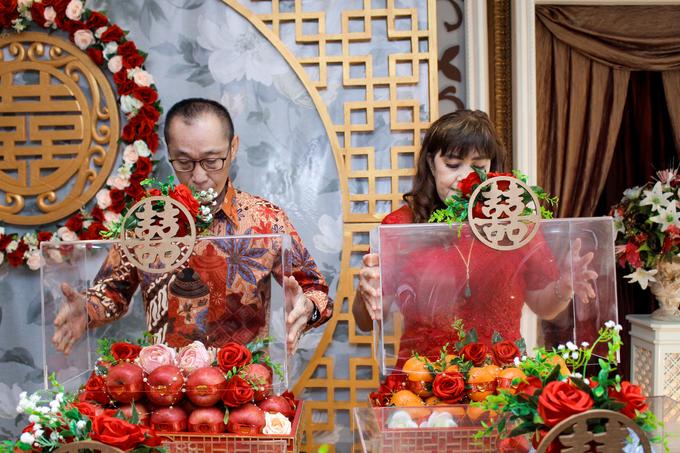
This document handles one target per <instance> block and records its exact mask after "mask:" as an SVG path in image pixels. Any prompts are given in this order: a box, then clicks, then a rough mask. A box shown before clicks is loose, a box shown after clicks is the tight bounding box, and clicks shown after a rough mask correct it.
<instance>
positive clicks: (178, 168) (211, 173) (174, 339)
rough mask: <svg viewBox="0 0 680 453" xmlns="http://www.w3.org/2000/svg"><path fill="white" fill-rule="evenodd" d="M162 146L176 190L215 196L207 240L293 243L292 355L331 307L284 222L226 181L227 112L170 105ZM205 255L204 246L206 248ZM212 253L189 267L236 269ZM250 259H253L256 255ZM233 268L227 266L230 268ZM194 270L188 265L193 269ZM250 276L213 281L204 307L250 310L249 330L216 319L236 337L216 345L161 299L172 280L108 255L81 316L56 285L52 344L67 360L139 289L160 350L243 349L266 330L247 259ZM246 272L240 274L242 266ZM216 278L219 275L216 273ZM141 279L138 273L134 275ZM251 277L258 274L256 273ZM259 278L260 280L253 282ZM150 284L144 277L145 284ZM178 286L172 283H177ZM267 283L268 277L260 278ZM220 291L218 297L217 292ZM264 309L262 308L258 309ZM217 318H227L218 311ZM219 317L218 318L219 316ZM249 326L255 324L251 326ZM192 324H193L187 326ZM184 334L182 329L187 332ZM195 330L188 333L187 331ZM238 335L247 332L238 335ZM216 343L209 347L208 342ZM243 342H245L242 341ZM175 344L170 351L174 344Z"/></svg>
mask: <svg viewBox="0 0 680 453" xmlns="http://www.w3.org/2000/svg"><path fill="white" fill-rule="evenodd" d="M165 141H166V143H167V145H168V156H169V158H170V162H171V163H172V166H173V167H174V169H175V173H176V175H177V179H179V182H180V183H182V184H185V185H187V186H193V187H194V188H195V189H196V191H204V190H208V189H213V190H214V191H215V192H217V193H218V194H219V196H218V198H217V199H216V200H215V201H216V203H214V204H213V206H212V214H213V221H212V224H211V226H210V229H209V230H208V235H210V236H234V235H248V234H271V233H286V234H289V235H291V238H292V247H291V250H292V253H291V255H292V260H291V261H292V271H293V272H292V276H290V277H283V282H282V284H283V285H285V286H286V287H287V289H288V291H287V295H288V296H289V300H286V304H287V305H288V306H290V307H293V308H292V310H291V311H290V313H289V314H288V316H287V319H286V323H287V324H288V338H287V339H286V340H287V342H288V350H289V353H291V354H292V353H294V352H295V350H297V346H298V342H299V338H300V334H301V333H302V332H303V331H305V330H307V329H309V328H311V327H316V326H319V325H321V324H323V323H324V322H326V321H328V319H330V317H331V315H332V314H333V301H332V300H331V299H330V298H329V297H328V285H327V284H326V282H325V280H324V278H323V276H322V275H321V273H320V272H319V270H318V268H317V266H316V264H315V263H314V260H312V258H311V256H310V255H309V252H308V251H307V249H306V248H305V247H304V245H303V244H302V241H301V240H300V237H299V236H298V234H297V232H296V231H295V229H294V228H293V226H292V224H291V223H290V221H289V220H288V217H287V216H286V214H285V213H284V212H283V211H282V210H281V209H279V208H278V207H276V206H274V205H273V204H271V203H269V202H268V201H266V200H263V199H262V198H259V197H255V196H252V195H249V194H247V193H245V192H241V191H239V190H236V189H234V187H233V186H232V184H231V181H230V180H229V168H230V166H231V162H232V161H233V160H234V158H235V157H236V153H237V151H238V145H239V136H238V135H235V134H234V126H233V123H232V120H231V117H230V116H229V112H227V110H226V109H225V108H224V107H223V106H222V105H221V104H219V103H217V102H214V101H210V100H206V99H185V100H183V101H180V102H178V103H177V104H175V105H174V106H173V107H172V108H171V109H170V111H169V112H168V114H167V116H166V120H165ZM209 247H210V246H209ZM219 255H220V254H219V253H216V250H215V248H213V250H210V251H209V253H206V254H205V255H204V256H198V257H196V259H194V257H193V256H192V258H191V259H190V260H189V262H188V263H189V265H190V266H193V267H196V268H201V267H202V266H203V265H202V262H203V261H201V259H204V261H212V262H222V263H224V264H225V265H226V266H222V267H226V268H228V267H229V266H230V265H235V264H238V263H236V261H238V260H240V258H241V257H240V256H236V254H231V255H228V256H226V255H225V254H224V251H222V252H221V255H223V256H222V258H221V259H222V261H219V260H220V258H219ZM255 255H256V254H255ZM232 261H234V262H233V263H232ZM192 263H193V264H192ZM248 263H250V264H249V265H250V266H252V269H246V268H244V267H239V268H234V269H233V270H234V272H233V273H232V274H229V275H228V276H227V278H222V279H220V278H219V277H218V279H217V281H220V282H221V284H220V285H216V286H217V287H215V286H213V288H212V289H211V294H210V298H211V299H210V300H211V302H210V303H211V304H212V303H213V302H215V303H218V304H221V305H219V306H220V307H225V308H226V307H229V312H233V313H237V312H239V310H240V308H241V307H243V306H249V307H256V309H255V310H252V311H253V312H256V313H255V314H254V315H252V316H251V319H250V321H249V324H248V323H243V325H240V324H239V322H241V321H242V319H243V313H240V314H236V315H235V316H234V317H232V318H229V317H228V316H227V315H223V316H224V319H222V318H220V320H219V321H220V322H221V324H223V325H224V326H237V328H238V332H229V331H228V330H229V329H227V328H224V329H221V330H220V332H221V337H220V338H219V340H215V339H214V338H210V337H207V338H202V337H201V335H203V333H202V332H203V331H204V330H205V329H203V328H202V327H203V326H202V325H201V323H200V322H199V321H200V319H198V317H193V318H190V317H188V316H182V314H181V313H182V312H181V308H180V307H176V306H173V304H177V302H176V301H173V299H172V297H169V295H168V286H170V285H171V282H172V281H173V277H174V274H153V276H152V274H146V275H141V276H140V271H138V270H137V269H136V268H134V267H133V266H132V265H131V264H130V263H129V262H128V260H127V259H126V258H125V256H124V255H123V254H122V253H120V251H119V249H112V251H111V252H110V253H109V255H108V257H107V261H106V262H105V263H104V265H103V266H102V268H101V270H100V272H99V275H98V276H97V279H96V280H95V282H94V285H93V287H92V288H90V289H88V291H87V309H85V307H84V306H85V300H84V299H85V298H84V296H82V295H80V294H77V293H76V292H75V291H74V290H73V289H71V288H70V286H68V285H66V284H64V285H62V291H63V292H64V295H65V296H66V297H67V299H68V303H66V304H64V307H63V308H62V310H61V311H60V313H59V315H58V316H57V318H56V319H55V321H54V325H55V326H56V328H57V329H56V332H55V334H54V336H53V337H52V341H53V342H54V343H55V344H56V345H57V346H56V349H57V350H58V351H64V354H69V353H70V352H71V348H72V347H73V344H74V343H75V341H76V340H77V339H78V338H80V336H81V335H82V334H83V332H84V331H85V329H86V328H94V327H99V326H102V325H104V324H107V323H109V322H112V321H114V320H116V319H118V318H120V317H121V316H123V314H125V312H127V310H128V307H129V304H130V300H131V299H132V295H133V294H134V292H135V291H136V289H137V287H138V286H139V285H141V287H142V288H141V289H142V295H143V298H144V307H145V311H146V317H147V325H148V327H149V329H150V332H151V333H153V334H156V335H157V337H158V338H159V340H160V341H161V342H164V343H166V344H169V345H170V346H175V347H177V346H181V344H178V343H182V342H184V343H190V342H191V341H193V340H202V341H203V342H204V343H207V345H214V346H218V347H219V346H222V344H224V343H225V342H227V341H238V340H239V339H240V340H241V341H239V342H241V343H245V342H247V341H251V340H252V339H254V338H250V339H248V338H245V337H248V336H252V337H255V336H256V333H257V331H258V330H259V329H261V328H264V329H266V328H268V321H267V319H268V317H267V316H266V315H267V314H268V313H265V311H268V293H266V294H263V290H262V285H261V283H262V281H255V280H256V278H253V272H252V270H254V269H260V270H261V269H262V268H263V265H262V264H261V263H258V257H257V256H249V257H248ZM246 267H247V266H246ZM216 272H217V275H225V274H226V273H225V272H223V273H222V274H219V272H220V269H219V267H218V269H216ZM141 274H144V273H141ZM256 274H257V273H256ZM258 275H261V274H258ZM150 276H151V277H150ZM177 278H179V277H177ZM267 278H269V277H267ZM220 291H221V292H220ZM265 304H266V305H267V306H265ZM219 311H220V312H222V311H224V312H226V311H227V310H222V308H221V309H220V310H219ZM220 314H221V313H218V315H220ZM211 316H212V317H213V321H214V317H215V313H213V314H212V315H211ZM236 318H241V321H238V320H237V319H236ZM253 319H256V321H253ZM192 323H193V324H192ZM187 326H188V327H187ZM194 327H195V329H194ZM244 329H249V330H246V331H245V332H244ZM187 331H195V332H196V335H195V336H194V337H193V338H186V337H187V335H186V332H187ZM213 340H215V341H213ZM244 340H246V341H244ZM174 343H176V344H174Z"/></svg>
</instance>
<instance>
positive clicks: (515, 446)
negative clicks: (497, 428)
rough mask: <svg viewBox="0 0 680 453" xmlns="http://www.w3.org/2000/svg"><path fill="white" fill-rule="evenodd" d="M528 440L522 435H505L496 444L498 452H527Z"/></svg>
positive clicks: (528, 449)
mask: <svg viewBox="0 0 680 453" xmlns="http://www.w3.org/2000/svg"><path fill="white" fill-rule="evenodd" d="M530 450H531V448H529V442H528V441H527V439H526V437H524V436H516V437H506V438H505V439H503V440H502V441H501V443H500V444H499V445H498V452H499V453H529V451H530Z"/></svg>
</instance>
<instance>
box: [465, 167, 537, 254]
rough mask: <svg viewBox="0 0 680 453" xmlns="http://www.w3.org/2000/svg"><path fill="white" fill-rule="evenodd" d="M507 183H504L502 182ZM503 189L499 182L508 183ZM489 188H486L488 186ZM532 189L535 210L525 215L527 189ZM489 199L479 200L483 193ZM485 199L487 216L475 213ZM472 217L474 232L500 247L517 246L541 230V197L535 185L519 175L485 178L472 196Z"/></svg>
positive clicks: (514, 247)
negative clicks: (537, 194) (533, 187)
mask: <svg viewBox="0 0 680 453" xmlns="http://www.w3.org/2000/svg"><path fill="white" fill-rule="evenodd" d="M501 183H503V184H501ZM505 184H507V188H506V189H505V190H501V188H500V187H499V186H505ZM487 187H488V188H489V190H486V191H483V189H484V188H487ZM527 192H528V193H529V195H530V196H531V200H532V201H533V204H534V211H533V213H531V214H529V215H522V213H523V212H524V209H525V208H526V205H525V203H524V201H523V196H524V195H525V193H527ZM480 194H481V195H482V197H483V198H485V199H486V200H484V201H482V200H478V199H477V198H478V197H479V195H480ZM479 201H482V208H481V211H482V214H484V217H477V218H475V217H474V209H475V206H476V205H477V203H478V202H479ZM468 220H469V221H470V226H471V227H473V228H471V229H472V232H473V233H474V234H475V236H477V239H479V240H480V241H482V243H484V244H486V245H488V246H489V247H491V248H492V249H496V250H514V249H518V248H520V247H522V246H524V245H525V244H527V243H529V241H531V239H532V238H533V237H534V236H535V235H536V233H538V224H539V223H540V221H541V211H540V205H539V203H538V197H536V194H535V193H534V191H533V190H531V187H529V186H528V185H527V184H525V183H524V182H522V181H521V180H519V179H517V178H512V177H510V176H498V177H496V178H491V179H488V180H486V181H484V182H483V183H482V184H480V185H479V186H477V189H475V191H474V192H473V193H472V196H471V197H470V204H469V205H468Z"/></svg>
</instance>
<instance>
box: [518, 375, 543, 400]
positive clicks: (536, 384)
mask: <svg viewBox="0 0 680 453" xmlns="http://www.w3.org/2000/svg"><path fill="white" fill-rule="evenodd" d="M542 388H543V381H542V380H541V378H539V377H537V376H528V377H527V378H526V379H525V380H523V381H522V382H520V383H519V384H518V385H517V393H516V395H518V397H521V396H522V395H529V396H534V392H535V391H536V390H540V389H542Z"/></svg>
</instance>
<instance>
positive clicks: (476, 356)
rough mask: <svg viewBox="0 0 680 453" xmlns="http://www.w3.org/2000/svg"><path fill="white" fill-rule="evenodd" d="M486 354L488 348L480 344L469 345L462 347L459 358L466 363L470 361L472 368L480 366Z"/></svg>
mask: <svg viewBox="0 0 680 453" xmlns="http://www.w3.org/2000/svg"><path fill="white" fill-rule="evenodd" d="M488 353H489V348H488V347H487V346H486V345H485V344H482V343H470V344H469V345H467V346H463V349H461V350H460V355H461V357H463V359H464V360H466V361H467V360H469V361H472V363H473V364H474V366H479V365H481V364H482V363H483V362H484V360H485V359H486V355H487V354H488Z"/></svg>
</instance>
